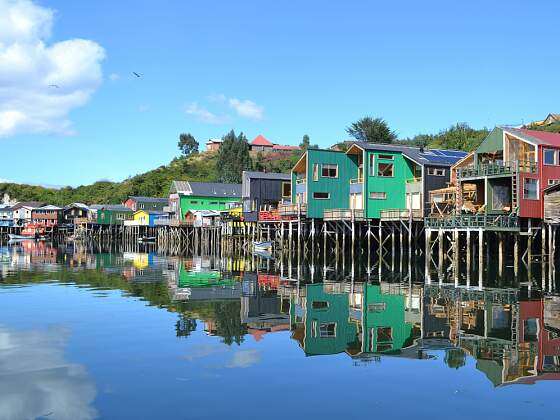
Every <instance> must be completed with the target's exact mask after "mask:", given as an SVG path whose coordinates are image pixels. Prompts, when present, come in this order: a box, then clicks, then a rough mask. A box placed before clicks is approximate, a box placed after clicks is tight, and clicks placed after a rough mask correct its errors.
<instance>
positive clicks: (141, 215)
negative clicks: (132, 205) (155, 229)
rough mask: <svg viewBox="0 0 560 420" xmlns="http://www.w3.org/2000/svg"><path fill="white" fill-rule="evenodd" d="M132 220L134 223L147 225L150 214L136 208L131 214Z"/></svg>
mask: <svg viewBox="0 0 560 420" xmlns="http://www.w3.org/2000/svg"><path fill="white" fill-rule="evenodd" d="M132 220H134V221H135V222H136V223H135V224H136V225H139V226H148V225H149V224H150V215H149V213H148V212H147V211H145V210H138V211H136V212H134V214H133V215H132Z"/></svg>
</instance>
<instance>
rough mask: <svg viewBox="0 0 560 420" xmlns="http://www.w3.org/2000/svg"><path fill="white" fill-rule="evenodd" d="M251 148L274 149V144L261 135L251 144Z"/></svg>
mask: <svg viewBox="0 0 560 420" xmlns="http://www.w3.org/2000/svg"><path fill="white" fill-rule="evenodd" d="M251 146H269V147H272V146H274V144H273V143H272V142H270V141H268V140H267V139H266V138H265V137H264V136H263V135H262V134H259V135H258V136H257V137H255V138H254V139H253V141H252V142H251Z"/></svg>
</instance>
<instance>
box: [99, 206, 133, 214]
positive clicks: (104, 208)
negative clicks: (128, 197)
mask: <svg viewBox="0 0 560 420" xmlns="http://www.w3.org/2000/svg"><path fill="white" fill-rule="evenodd" d="M92 207H93V206H92ZM98 210H109V211H127V212H131V213H132V210H131V209H129V208H128V207H126V206H123V205H122V204H103V205H102V206H101V208H99V209H98Z"/></svg>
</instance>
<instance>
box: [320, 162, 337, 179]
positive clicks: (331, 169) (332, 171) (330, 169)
mask: <svg viewBox="0 0 560 420" xmlns="http://www.w3.org/2000/svg"><path fill="white" fill-rule="evenodd" d="M321 177H323V178H338V165H334V164H330V163H323V164H322V165H321Z"/></svg>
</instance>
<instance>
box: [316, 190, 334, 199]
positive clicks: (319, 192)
mask: <svg viewBox="0 0 560 420" xmlns="http://www.w3.org/2000/svg"><path fill="white" fill-rule="evenodd" d="M315 194H327V197H321V198H319V197H315ZM312 197H313V200H330V199H331V193H330V192H325V191H314V192H313V196H312Z"/></svg>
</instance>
